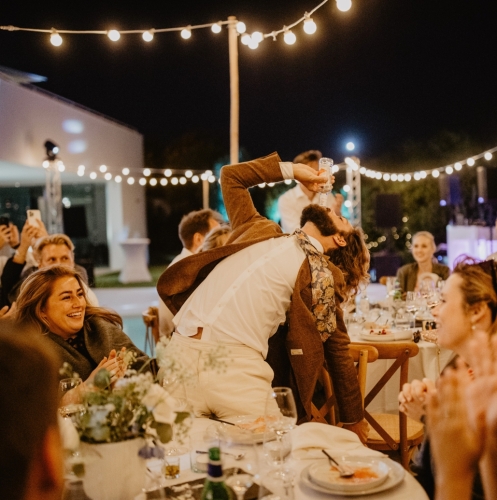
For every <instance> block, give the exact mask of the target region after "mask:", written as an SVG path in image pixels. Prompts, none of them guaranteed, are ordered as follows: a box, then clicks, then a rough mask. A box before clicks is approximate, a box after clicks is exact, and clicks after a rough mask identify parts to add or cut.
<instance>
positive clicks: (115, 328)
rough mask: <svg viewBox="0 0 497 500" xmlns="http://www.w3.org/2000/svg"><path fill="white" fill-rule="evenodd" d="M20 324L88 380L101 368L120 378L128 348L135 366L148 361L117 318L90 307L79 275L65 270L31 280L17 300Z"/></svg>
mask: <svg viewBox="0 0 497 500" xmlns="http://www.w3.org/2000/svg"><path fill="white" fill-rule="evenodd" d="M17 321H18V322H19V323H21V324H24V325H27V326H30V327H32V328H35V329H36V330H38V331H39V332H40V333H42V334H45V335H46V336H47V338H48V339H49V340H50V341H51V342H50V343H51V344H52V345H53V349H54V350H55V351H56V352H57V353H58V355H59V356H60V357H61V359H62V360H63V361H64V362H67V363H69V364H70V365H71V366H72V368H73V370H74V371H76V372H77V373H78V374H79V375H80V377H81V378H82V379H83V380H86V381H87V382H91V381H92V380H93V377H94V376H95V375H96V373H97V372H98V371H99V370H100V369H101V368H106V369H107V370H108V371H109V372H110V374H111V381H115V380H117V379H118V378H120V377H122V376H123V374H124V371H125V366H124V363H123V354H124V352H125V351H127V350H132V351H134V353H135V356H136V362H135V364H138V363H140V364H141V363H143V362H144V361H145V360H146V359H147V356H146V355H145V353H143V352H142V351H140V350H139V349H138V348H137V347H136V346H135V345H134V344H133V342H132V341H131V340H130V339H129V337H128V336H127V335H126V334H125V333H124V332H123V331H122V319H121V317H120V316H119V315H118V314H116V313H115V312H113V311H110V310H108V309H104V308H102V307H92V306H90V305H88V302H87V298H86V292H85V288H84V286H83V281H82V279H81V276H80V275H79V273H78V272H77V271H75V270H74V269H71V268H69V267H67V266H51V267H48V268H46V269H41V270H39V271H37V272H35V273H33V274H32V275H31V276H29V278H28V279H27V280H26V281H25V282H24V283H23V285H22V288H21V292H20V295H19V298H18V301H17Z"/></svg>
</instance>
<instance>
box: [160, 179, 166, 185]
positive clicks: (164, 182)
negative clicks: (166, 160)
mask: <svg viewBox="0 0 497 500" xmlns="http://www.w3.org/2000/svg"><path fill="white" fill-rule="evenodd" d="M160 185H161V186H167V179H164V178H163V179H161V180H160Z"/></svg>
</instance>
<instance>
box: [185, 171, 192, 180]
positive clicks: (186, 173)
mask: <svg viewBox="0 0 497 500" xmlns="http://www.w3.org/2000/svg"><path fill="white" fill-rule="evenodd" d="M192 175H193V172H192V171H191V170H187V171H186V172H185V177H186V178H187V179H189V178H190V177H191V176H192Z"/></svg>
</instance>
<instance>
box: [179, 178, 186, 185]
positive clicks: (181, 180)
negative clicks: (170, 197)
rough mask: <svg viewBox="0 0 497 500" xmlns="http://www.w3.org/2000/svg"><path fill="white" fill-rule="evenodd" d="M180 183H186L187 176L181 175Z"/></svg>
mask: <svg viewBox="0 0 497 500" xmlns="http://www.w3.org/2000/svg"><path fill="white" fill-rule="evenodd" d="M179 183H180V184H181V185H184V184H186V177H180V178H179Z"/></svg>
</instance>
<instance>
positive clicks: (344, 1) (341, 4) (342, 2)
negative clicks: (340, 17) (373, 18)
mask: <svg viewBox="0 0 497 500" xmlns="http://www.w3.org/2000/svg"><path fill="white" fill-rule="evenodd" d="M351 7H352V0H337V8H338V10H341V11H342V12H347V11H348V10H350V8H351Z"/></svg>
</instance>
